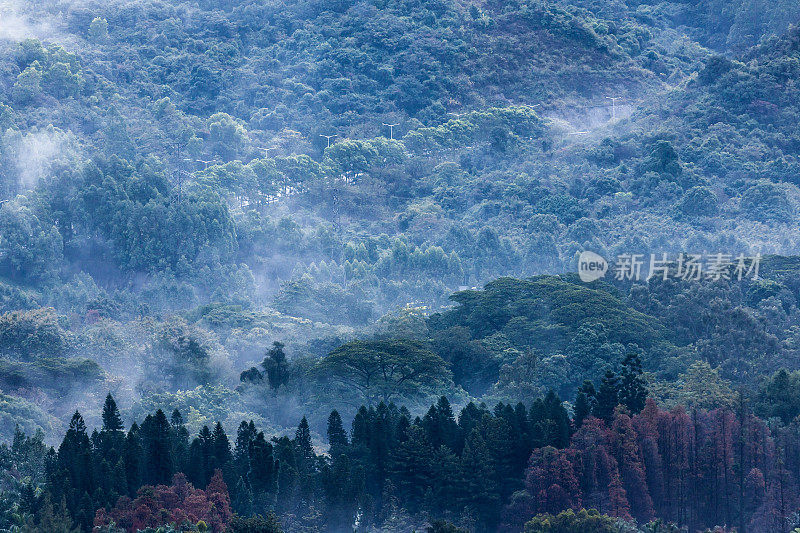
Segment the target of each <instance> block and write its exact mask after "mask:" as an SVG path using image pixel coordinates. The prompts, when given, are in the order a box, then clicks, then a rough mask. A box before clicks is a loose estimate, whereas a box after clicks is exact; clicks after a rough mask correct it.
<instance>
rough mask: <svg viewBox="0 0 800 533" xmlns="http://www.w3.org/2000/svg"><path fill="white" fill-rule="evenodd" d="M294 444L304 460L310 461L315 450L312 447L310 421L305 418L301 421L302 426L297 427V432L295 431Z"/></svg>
mask: <svg viewBox="0 0 800 533" xmlns="http://www.w3.org/2000/svg"><path fill="white" fill-rule="evenodd" d="M294 442H295V445H296V446H297V449H298V450H300V455H301V456H302V457H303V458H306V459H309V458H311V457H313V456H314V448H313V446H312V445H311V430H310V429H309V428H308V420H306V417H303V419H302V420H301V421H300V425H298V426H297V431H295V434H294Z"/></svg>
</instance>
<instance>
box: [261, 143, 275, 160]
mask: <svg viewBox="0 0 800 533" xmlns="http://www.w3.org/2000/svg"><path fill="white" fill-rule="evenodd" d="M256 149H257V150H264V158H266V159H269V151H270V150H277V149H278V147H277V146H256Z"/></svg>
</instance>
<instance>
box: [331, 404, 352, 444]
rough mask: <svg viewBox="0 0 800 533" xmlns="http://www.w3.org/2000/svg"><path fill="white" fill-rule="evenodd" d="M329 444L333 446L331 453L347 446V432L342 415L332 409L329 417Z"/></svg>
mask: <svg viewBox="0 0 800 533" xmlns="http://www.w3.org/2000/svg"><path fill="white" fill-rule="evenodd" d="M328 444H330V446H331V455H333V454H334V453H335V452H337V451H339V450H342V449H343V448H347V446H348V444H349V443H348V442H347V432H346V431H345V430H344V425H343V424H342V417H340V416H339V413H338V412H337V411H336V410H333V411H331V414H330V416H329V417H328Z"/></svg>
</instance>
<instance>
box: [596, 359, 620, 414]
mask: <svg viewBox="0 0 800 533" xmlns="http://www.w3.org/2000/svg"><path fill="white" fill-rule="evenodd" d="M618 404H619V378H617V375H616V374H615V373H614V371H613V370H606V374H605V376H603V381H602V382H600V390H599V391H598V392H597V405H596V406H595V409H594V416H596V417H597V418H600V419H602V420H605V421H606V422H610V421H611V418H612V417H613V416H614V409H615V408H616V407H617V405H618Z"/></svg>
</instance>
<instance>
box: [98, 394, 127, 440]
mask: <svg viewBox="0 0 800 533" xmlns="http://www.w3.org/2000/svg"><path fill="white" fill-rule="evenodd" d="M123 428H124V426H123V425H122V417H120V415H119V409H117V402H115V401H114V397H113V396H111V393H109V394H108V396H106V402H105V404H104V405H103V431H104V432H107V433H111V432H117V431H122V429H123Z"/></svg>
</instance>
